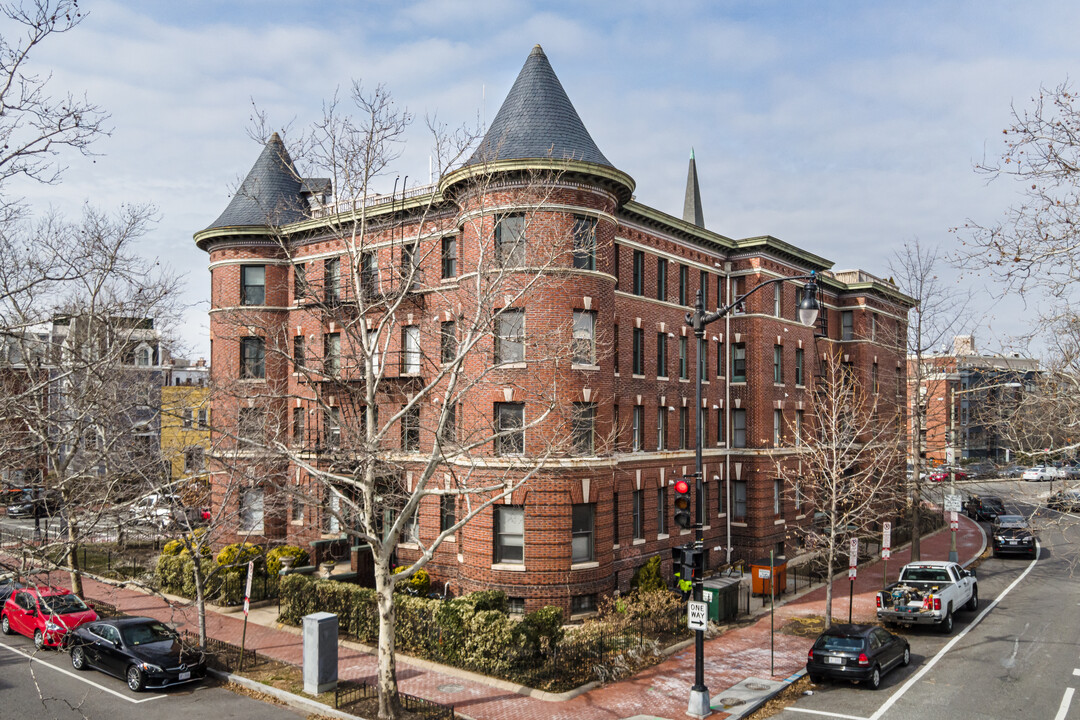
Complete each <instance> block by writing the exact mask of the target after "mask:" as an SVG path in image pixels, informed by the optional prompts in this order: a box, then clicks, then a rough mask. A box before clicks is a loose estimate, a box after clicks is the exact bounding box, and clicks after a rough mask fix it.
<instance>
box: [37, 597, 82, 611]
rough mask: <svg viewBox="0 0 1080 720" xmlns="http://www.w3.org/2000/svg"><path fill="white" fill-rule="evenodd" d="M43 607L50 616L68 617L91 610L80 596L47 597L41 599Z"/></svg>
mask: <svg viewBox="0 0 1080 720" xmlns="http://www.w3.org/2000/svg"><path fill="white" fill-rule="evenodd" d="M41 606H42V607H43V608H44V609H45V612H47V613H49V614H50V615H68V614H70V613H77V612H86V611H87V610H89V609H90V608H88V607H86V603H84V602H83V601H82V600H80V599H79V596H78V595H46V596H44V597H42V598H41Z"/></svg>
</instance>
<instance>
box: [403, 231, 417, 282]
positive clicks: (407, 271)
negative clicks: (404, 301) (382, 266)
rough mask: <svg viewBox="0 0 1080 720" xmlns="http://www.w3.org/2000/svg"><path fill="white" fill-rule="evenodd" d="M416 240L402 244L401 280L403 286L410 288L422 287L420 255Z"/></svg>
mask: <svg viewBox="0 0 1080 720" xmlns="http://www.w3.org/2000/svg"><path fill="white" fill-rule="evenodd" d="M417 244H418V243H416V242H411V243H407V244H404V245H402V246H401V281H402V286H403V287H406V289H408V290H418V289H419V288H420V268H419V267H418V265H419V262H420V256H419V254H418V253H417Z"/></svg>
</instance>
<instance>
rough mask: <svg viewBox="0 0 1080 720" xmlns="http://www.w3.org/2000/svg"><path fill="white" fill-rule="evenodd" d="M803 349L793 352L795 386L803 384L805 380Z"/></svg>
mask: <svg viewBox="0 0 1080 720" xmlns="http://www.w3.org/2000/svg"><path fill="white" fill-rule="evenodd" d="M803 357H804V356H803V349H802V348H798V349H797V350H795V384H796V385H803V384H805V378H804V377H803Z"/></svg>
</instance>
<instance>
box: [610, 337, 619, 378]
mask: <svg viewBox="0 0 1080 720" xmlns="http://www.w3.org/2000/svg"><path fill="white" fill-rule="evenodd" d="M611 364H612V365H613V366H614V368H615V374H616V375H618V374H619V326H618V325H615V326H613V327H612V336H611Z"/></svg>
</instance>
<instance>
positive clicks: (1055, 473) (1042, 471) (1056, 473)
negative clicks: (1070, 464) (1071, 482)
mask: <svg viewBox="0 0 1080 720" xmlns="http://www.w3.org/2000/svg"><path fill="white" fill-rule="evenodd" d="M1021 477H1022V478H1023V479H1024V480H1027V481H1028V482H1043V481H1044V480H1051V481H1052V480H1059V479H1061V478H1064V477H1065V473H1064V472H1063V471H1062V470H1061V469H1060V468H1056V467H1054V466H1053V465H1036V466H1035V467H1033V468H1031V469H1029V470H1025V471H1024V474H1023V475H1022V476H1021Z"/></svg>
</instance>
